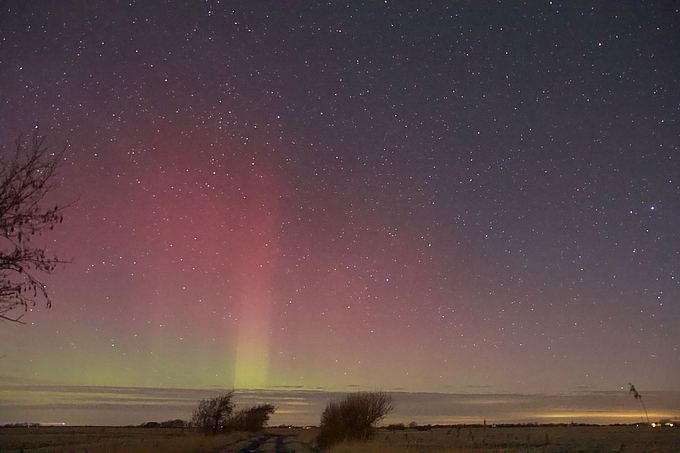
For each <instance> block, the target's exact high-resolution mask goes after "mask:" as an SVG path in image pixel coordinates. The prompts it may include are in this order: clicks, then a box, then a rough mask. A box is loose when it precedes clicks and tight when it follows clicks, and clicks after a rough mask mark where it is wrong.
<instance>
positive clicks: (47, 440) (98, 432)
mask: <svg viewBox="0 0 680 453" xmlns="http://www.w3.org/2000/svg"><path fill="white" fill-rule="evenodd" d="M246 436H247V435H246V434H241V433H235V434H231V435H217V436H204V435H203V434H199V433H195V432H193V431H191V430H182V429H174V428H158V429H155V428H122V427H38V428H2V429H0V451H1V452H4V453H13V452H17V453H18V452H24V453H47V452H49V453H153V452H158V453H161V452H162V453H205V452H210V451H214V450H215V449H216V448H219V447H221V446H223V445H227V444H230V443H232V442H235V441H237V440H238V439H240V438H243V437H246Z"/></svg>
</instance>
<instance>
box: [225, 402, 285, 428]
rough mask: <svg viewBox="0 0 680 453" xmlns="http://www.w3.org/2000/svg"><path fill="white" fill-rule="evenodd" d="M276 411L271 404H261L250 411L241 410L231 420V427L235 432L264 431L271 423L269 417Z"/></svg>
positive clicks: (249, 409)
mask: <svg viewBox="0 0 680 453" xmlns="http://www.w3.org/2000/svg"><path fill="white" fill-rule="evenodd" d="M274 411H276V407H274V406H273V405H271V404H260V405H259V406H253V407H251V408H248V409H241V410H240V411H238V413H236V415H234V417H233V418H232V419H231V426H232V427H233V429H234V430H235V431H250V432H257V431H262V430H263V429H264V428H265V427H266V426H267V422H268V421H269V415H271V414H273V413H274Z"/></svg>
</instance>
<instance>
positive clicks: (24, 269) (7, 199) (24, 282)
mask: <svg viewBox="0 0 680 453" xmlns="http://www.w3.org/2000/svg"><path fill="white" fill-rule="evenodd" d="M64 151H65V149H64V150H61V151H58V152H53V151H51V149H50V147H49V146H47V145H46V144H45V137H44V136H42V135H40V134H39V132H38V131H37V130H36V131H35V133H34V134H33V135H32V136H31V138H30V139H29V140H25V139H24V137H23V136H20V137H19V138H17V140H16V142H15V148H14V151H13V152H12V153H9V156H7V155H5V150H4V149H3V150H2V154H0V320H5V321H12V322H17V323H23V321H22V320H21V318H22V317H23V314H21V315H18V316H16V315H13V314H11V313H12V312H14V311H15V310H20V309H23V310H24V312H26V311H28V310H29V309H30V308H32V307H34V306H35V305H36V303H37V302H38V301H39V300H42V301H44V302H45V305H46V307H47V308H50V307H51V305H52V301H51V299H50V297H49V294H48V292H47V288H46V287H45V285H44V284H43V283H42V282H41V281H40V280H39V279H38V278H37V277H36V275H37V274H51V273H52V272H54V270H55V269H56V268H57V266H58V265H61V264H66V263H68V261H65V260H62V259H60V258H58V257H57V256H50V255H48V254H47V252H46V250H45V249H44V248H40V247H38V246H36V245H35V244H34V243H33V242H32V240H33V238H34V237H35V236H36V235H38V236H40V235H42V234H43V233H44V232H46V231H51V230H53V229H54V227H55V226H57V225H59V224H61V223H62V221H63V214H62V212H63V210H64V209H65V208H67V207H68V206H70V205H59V204H57V205H54V206H49V207H45V206H44V199H45V197H46V195H47V194H49V193H50V192H52V191H53V190H55V189H56V184H55V176H56V172H57V169H58V168H59V164H60V163H61V161H62V159H63V156H64Z"/></svg>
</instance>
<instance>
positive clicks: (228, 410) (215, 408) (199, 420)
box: [192, 391, 234, 434]
mask: <svg viewBox="0 0 680 453" xmlns="http://www.w3.org/2000/svg"><path fill="white" fill-rule="evenodd" d="M233 396H234V392H233V391H231V392H228V393H226V394H224V395H220V396H218V397H216V398H211V399H209V400H201V401H200V402H199V403H198V409H196V410H195V411H194V413H193V417H192V422H193V425H194V426H195V427H196V428H197V429H198V430H200V431H203V432H204V433H205V434H217V433H218V432H220V431H226V430H228V429H229V424H230V423H229V422H230V419H231V414H232V413H233V412H234V403H233V402H232V401H231V399H232V398H233Z"/></svg>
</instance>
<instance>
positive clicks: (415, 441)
mask: <svg viewBox="0 0 680 453" xmlns="http://www.w3.org/2000/svg"><path fill="white" fill-rule="evenodd" d="M267 431H268V432H270V433H272V434H278V435H286V436H290V435H295V436H297V437H299V438H300V440H301V441H304V442H307V443H310V444H313V442H314V438H315V436H316V433H317V430H316V429H311V430H305V429H301V428H293V429H269V430H267ZM247 436H248V435H247V434H238V433H237V434H232V435H229V436H208V437H206V436H203V435H202V434H196V433H194V432H192V431H191V430H186V429H185V430H181V429H174V428H158V429H154V428H122V427H73V428H72V427H38V428H2V429H0V452H2V453H10V452H11V453H14V452H17V453H18V452H23V453H35V452H40V453H47V452H49V453H71V452H72V453H85V452H87V453H113V452H120V453H142V452H144V453H154V452H158V453H161V452H168V453H180V452H181V453H209V452H213V451H215V450H216V449H218V448H219V447H223V446H225V445H228V444H231V443H234V442H236V441H238V440H239V439H242V438H244V437H247ZM359 452H361V453H420V452H423V453H425V452H427V453H472V452H474V453H491V452H493V453H519V452H522V453H534V452H536V453H538V452H541V453H569V452H579V453H609V452H628V453H632V452H635V453H678V452H680V428H678V427H674V428H651V427H648V426H640V427H635V426H534V427H486V428H484V427H461V428H460V429H458V428H457V427H453V428H443V427H442V428H440V427H437V428H432V429H431V430H427V431H418V430H415V429H407V430H404V431H389V430H387V429H380V430H378V432H377V433H376V435H375V436H374V437H373V439H372V440H370V441H369V442H367V443H360V444H341V445H338V446H336V447H334V448H332V449H331V450H330V451H329V453H359Z"/></svg>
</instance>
